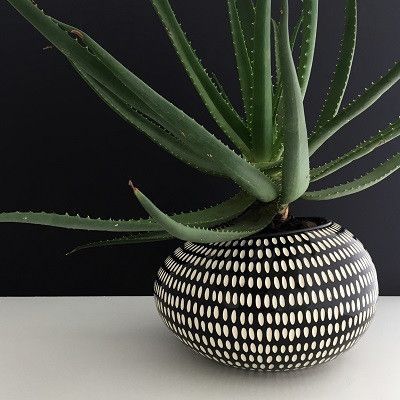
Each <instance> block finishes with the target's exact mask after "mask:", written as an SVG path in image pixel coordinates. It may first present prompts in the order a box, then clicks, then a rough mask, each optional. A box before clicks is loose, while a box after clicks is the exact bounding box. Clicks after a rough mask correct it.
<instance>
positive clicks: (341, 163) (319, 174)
mask: <svg viewBox="0 0 400 400" xmlns="http://www.w3.org/2000/svg"><path fill="white" fill-rule="evenodd" d="M399 135H400V120H398V121H397V122H396V123H394V124H390V125H389V127H388V128H386V129H385V130H383V131H380V132H379V133H378V134H377V135H375V136H372V137H371V138H370V139H368V140H365V141H364V142H362V143H360V144H359V145H358V146H356V147H354V148H353V149H352V150H350V151H349V152H347V153H345V154H343V155H342V156H340V157H338V158H336V159H334V160H332V161H330V162H328V163H326V164H324V165H321V166H319V167H316V168H313V169H312V170H311V181H317V180H319V179H321V178H324V177H326V176H328V175H330V174H332V173H334V172H336V171H338V170H339V169H341V168H343V167H345V166H346V165H348V164H350V163H351V162H353V161H355V160H358V159H359V158H361V157H364V156H365V155H367V154H369V153H371V152H372V151H374V150H375V149H376V148H378V147H380V146H382V145H384V144H385V143H388V142H390V141H391V140H393V139H395V138H397V137H398V136H399Z"/></svg>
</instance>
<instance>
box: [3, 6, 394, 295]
mask: <svg viewBox="0 0 400 400" xmlns="http://www.w3.org/2000/svg"><path fill="white" fill-rule="evenodd" d="M40 3H41V6H42V7H43V8H44V9H45V10H46V11H47V12H49V13H50V14H52V15H54V16H56V17H58V18H59V19H61V20H64V21H66V22H70V23H72V24H74V25H76V26H79V27H81V28H82V29H84V30H85V31H87V32H89V33H90V34H91V35H92V36H93V37H95V38H96V39H97V40H98V41H99V42H100V43H101V44H102V45H103V46H104V47H105V48H107V49H109V50H110V51H111V53H113V54H114V55H115V56H116V57H117V58H119V59H120V60H121V61H122V62H123V63H124V64H125V65H126V66H128V67H130V68H132V69H133V70H134V71H135V73H136V74H137V75H139V76H140V77H142V78H143V79H144V80H145V81H147V82H148V83H149V84H151V86H152V87H153V88H155V89H157V90H158V91H159V92H160V93H161V94H163V95H165V96H166V97H168V98H169V99H171V100H172V101H173V102H174V103H175V104H177V105H180V106H182V107H183V109H184V110H185V111H186V112H188V113H189V114H191V115H193V116H195V117H196V118H197V119H198V120H199V121H200V122H202V123H204V124H205V125H206V126H207V127H208V128H209V129H210V130H211V131H212V132H217V131H218V129H217V128H216V127H215V125H214V124H213V123H212V122H211V121H210V118H209V117H208V115H207V111H206V110H205V109H204V106H203V105H202V104H201V102H200V101H199V98H198V96H197V94H196V93H195V91H194V90H193V88H192V87H191V83H190V81H189V80H188V78H187V77H186V75H185V73H184V71H183V68H182V66H181V65H180V64H179V62H178V61H177V59H176V56H175V53H174V50H173V49H172V47H171V45H170V43H169V41H168V39H167V37H166V35H165V33H164V31H163V29H162V27H161V24H160V23H159V20H158V18H157V16H156V14H155V12H154V11H153V9H152V6H151V2H150V1H149V0H118V1H115V2H99V1H97V0H85V1H78V0H70V1H68V2H66V1H60V0H42V1H41V2H40ZM275 3H277V2H275ZM291 3H292V4H293V6H296V7H297V6H298V2H297V1H291ZM344 3H345V2H344V0H340V1H339V0H336V1H328V0H321V1H320V22H319V30H318V33H319V38H318V43H317V49H316V57H315V60H316V63H315V66H314V69H313V76H312V79H311V82H310V87H309V94H308V95H307V99H306V108H307V113H308V117H309V125H310V126H311V125H312V123H313V122H314V121H315V117H316V115H317V113H318V111H319V109H320V105H321V101H322V97H323V95H324V94H325V93H326V89H327V85H328V82H329V80H330V76H331V72H332V71H333V68H334V65H335V60H336V57H337V50H338V45H339V40H340V36H341V32H342V29H343V9H344ZM172 4H173V6H174V8H175V9H176V12H177V15H178V17H179V18H180V19H181V21H182V23H183V26H184V27H185V31H186V32H187V33H188V35H189V36H190V38H191V40H192V43H193V45H194V47H195V48H197V50H198V54H200V55H201V57H202V59H203V60H204V62H205V64H206V65H207V67H208V69H210V70H212V71H215V72H216V73H217V75H218V76H219V77H220V80H221V81H222V82H223V84H224V85H225V86H226V88H227V91H228V93H229V95H231V97H232V98H233V101H234V102H235V103H236V104H238V103H239V94H238V87H237V83H236V82H237V81H236V70H235V67H234V59H233V51H232V48H231V44H230V36H229V35H230V34H229V27H228V22H227V12H226V5H225V1H223V0H218V1H215V0H203V1H183V0H174V1H172ZM0 7H1V8H0V10H1V12H0V26H1V30H0V55H1V62H0V87H1V96H0V110H1V119H0V125H1V136H0V137H1V145H0V163H1V164H0V165H1V168H0V182H1V197H0V209H1V210H4V211H13V210H16V209H19V210H29V209H30V210H35V211H39V210H46V211H55V212H65V211H69V212H70V213H79V214H81V215H87V214H89V215H91V216H101V217H115V218H131V217H132V218H133V217H138V216H145V214H144V213H143V212H142V210H141V208H140V206H139V205H138V204H137V202H136V201H135V200H134V199H133V197H132V194H131V192H130V190H129V188H128V186H127V182H128V179H129V178H132V179H134V181H135V182H136V183H137V185H139V186H140V187H141V188H142V190H143V191H144V192H145V193H146V194H148V195H149V196H150V197H151V198H153V199H154V200H155V201H156V202H157V204H158V205H159V206H160V207H161V208H162V209H163V210H166V211H178V210H188V209H194V208H198V207H201V206H206V205H208V204H211V203H215V202H217V201H219V200H221V199H223V198H225V197H226V196H227V195H228V194H231V193H232V192H233V191H234V187H233V186H232V185H231V184H230V183H229V182H226V181H223V180H220V179H217V178H210V177H207V176H203V175H202V174H200V173H197V172H196V171H193V170H191V169H190V168H189V167H186V166H185V165H183V164H182V163H180V162H179V161H177V160H175V159H174V158H172V157H171V156H169V155H168V154H166V153H164V152H163V151H161V150H160V149H159V148H158V147H157V146H155V145H153V144H152V143H150V142H149V141H148V140H146V138H145V137H144V136H142V135H140V134H138V133H137V132H136V131H135V130H134V129H132V128H130V127H129V126H128V125H127V124H125V123H124V122H122V121H120V120H119V119H118V117H117V116H115V115H114V114H113V113H112V112H111V111H110V110H109V109H107V107H106V106H105V105H104V104H103V103H102V102H101V101H99V100H98V99H97V98H96V96H95V95H94V94H93V93H92V92H91V91H90V90H89V89H88V88H87V87H86V86H85V84H84V83H83V82H81V81H80V80H79V79H78V78H77V77H76V75H75V74H74V73H73V72H72V70H71V68H70V67H69V66H68V64H67V62H66V61H65V59H64V58H63V57H62V56H61V55H60V54H59V53H58V52H57V51H56V50H43V47H45V46H46V45H47V43H46V41H45V40H44V39H43V38H42V37H41V36H40V34H38V33H37V32H36V31H34V30H33V28H32V27H31V26H30V25H29V24H28V23H26V22H25V21H24V20H23V19H22V18H21V17H20V16H19V15H18V14H17V13H16V12H15V11H14V10H13V9H12V8H11V7H10V6H9V5H8V3H7V2H6V1H3V2H2V4H1V6H0ZM399 17H400V3H399V2H398V0H382V1H379V2H377V1H374V0H362V1H359V36H358V48H357V52H356V56H355V62H354V67H353V72H352V75H351V83H350V85H349V88H348V92H347V95H346V99H345V101H346V102H347V101H349V100H350V99H351V98H353V97H354V96H356V95H357V94H358V93H359V92H361V91H362V90H363V89H364V87H365V86H367V85H369V84H370V82H371V81H373V80H375V79H376V78H377V77H378V76H379V75H380V74H382V73H384V72H385V71H386V70H387V68H389V67H390V66H392V64H393V63H394V62H395V61H396V60H397V59H399V58H400V39H399V38H400V25H399V23H398V21H399ZM399 96H400V87H395V88H394V89H393V90H392V91H391V92H390V93H387V94H386V95H385V96H384V97H383V98H382V100H381V101H380V102H379V103H377V104H376V105H375V106H374V107H373V108H371V109H370V110H369V111H368V112H367V113H365V115H364V116H363V117H361V118H357V119H356V120H354V121H353V122H352V123H351V124H349V126H348V127H346V129H343V130H342V131H341V132H340V134H337V135H336V137H335V139H334V140H331V141H330V142H329V146H325V147H324V151H323V152H321V155H319V156H318V157H315V158H314V163H317V162H318V161H323V160H329V159H330V158H331V157H333V156H334V155H335V154H337V153H338V152H339V153H340V152H343V151H344V150H345V149H348V148H350V147H351V146H352V145H355V144H357V143H358V142H359V141H360V140H361V139H362V138H366V137H369V136H371V135H372V134H374V133H376V132H377V130H378V129H380V128H384V127H385V126H386V125H387V124H388V123H389V122H391V121H394V120H395V118H397V115H398V114H399V111H400V102H399ZM398 149H399V145H398V143H392V144H389V145H387V146H386V147H384V148H383V149H382V150H380V151H378V152H377V153H376V154H374V155H373V156H370V157H368V158H367V159H366V160H364V161H363V162H360V163H357V164H355V165H352V166H351V167H349V168H347V169H346V170H345V171H343V173H338V174H336V175H335V176H333V177H332V178H331V179H329V180H327V181H324V182H323V184H324V185H327V184H328V183H329V184H332V183H335V182H341V181H342V180H343V179H344V178H345V177H348V178H351V177H355V176H356V175H358V174H360V173H362V172H363V171H365V170H367V169H369V168H372V167H373V166H375V165H376V164H377V163H378V162H379V161H380V160H383V158H384V157H386V156H387V155H389V154H393V153H394V152H395V151H396V150H398ZM399 183H400V174H398V175H395V176H393V177H391V178H389V179H388V180H386V181H385V182H383V183H381V184H380V185H379V186H376V187H374V188H372V189H370V190H369V191H366V192H363V193H361V194H357V195H354V196H352V197H347V198H344V199H339V200H335V201H331V202H321V203H317V202H308V203H307V202H304V201H300V202H298V204H296V206H295V207H294V211H295V213H296V214H299V215H300V214H302V215H323V216H326V217H328V218H332V219H334V220H336V221H338V222H340V223H342V224H344V225H345V226H347V227H348V228H349V229H350V230H351V231H353V232H354V233H356V234H357V235H358V236H359V238H360V239H361V240H362V241H363V242H364V244H365V245H366V246H367V248H368V249H369V250H370V253H371V255H372V257H373V259H374V260H375V263H376V266H377V270H378V274H379V279H380V285H381V294H385V295H399V294H400V266H399V261H398V260H399V256H400V250H399V246H398V238H399V234H400V227H399V221H400V219H399V215H400V210H399V203H398V198H399V197H398V196H399V195H400V192H399ZM109 236H110V235H105V234H98V233H90V232H70V231H65V230H60V229H53V228H40V227H35V226H27V225H18V226H17V225H10V224H4V225H1V226H0V295H95V294H96V295H143V294H150V293H151V291H152V281H153V278H154V276H155V273H156V270H157V268H158V266H159V265H160V263H161V262H162V260H163V258H164V257H165V256H166V255H167V254H168V252H170V251H171V250H172V249H173V248H174V247H176V246H177V244H178V242H177V241H175V242H165V243H156V244H144V245H135V246H128V247H116V248H106V249H98V250H88V251H85V252H82V253H80V254H77V255H74V256H69V257H66V256H65V255H64V254H65V252H66V251H67V250H68V249H71V248H73V247H74V246H76V245H78V244H80V243H86V242H90V241H93V240H97V239H101V238H104V237H109Z"/></svg>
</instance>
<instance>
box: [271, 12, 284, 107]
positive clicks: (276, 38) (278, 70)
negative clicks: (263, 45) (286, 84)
mask: <svg viewBox="0 0 400 400" xmlns="http://www.w3.org/2000/svg"><path fill="white" fill-rule="evenodd" d="M271 24H272V31H273V34H274V50H275V75H276V79H275V81H276V82H275V96H274V102H275V99H276V98H278V97H279V92H280V91H281V89H282V87H281V85H280V82H281V66H280V64H279V61H280V56H279V25H278V23H277V22H276V21H275V20H274V19H273V18H272V19H271ZM274 104H275V103H274Z"/></svg>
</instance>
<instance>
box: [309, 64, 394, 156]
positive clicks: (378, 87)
mask: <svg viewBox="0 0 400 400" xmlns="http://www.w3.org/2000/svg"><path fill="white" fill-rule="evenodd" d="M399 79H400V63H398V62H397V63H396V64H395V66H394V67H393V68H392V69H390V70H389V72H388V73H387V74H386V75H385V76H383V77H381V78H380V79H379V80H378V81H377V82H376V83H374V84H373V85H372V86H371V87H370V88H368V89H366V90H365V92H364V93H363V94H362V95H360V96H359V97H358V98H357V99H355V100H353V101H352V102H351V103H350V104H349V105H348V106H347V107H346V108H344V109H343V110H342V111H340V112H339V113H338V114H337V115H336V116H335V117H334V118H332V119H331V120H330V121H329V122H327V123H326V124H325V125H323V126H322V127H320V128H317V130H316V131H315V132H314V133H313V134H311V137H310V140H309V146H310V154H314V153H315V152H316V151H317V150H318V149H319V148H320V147H321V146H322V145H323V144H324V143H325V142H326V141H327V140H328V139H329V138H330V137H331V136H332V135H334V134H335V133H336V132H337V131H338V130H339V129H340V128H342V127H343V126H344V125H346V124H347V123H348V122H350V121H351V120H352V119H353V118H355V117H357V116H358V115H360V114H361V113H362V112H363V111H365V110H366V109H367V108H369V107H370V106H371V105H372V104H374V103H375V102H376V101H377V100H378V99H379V98H380V97H381V96H382V95H383V94H384V93H385V92H386V91H387V90H389V89H390V88H391V87H392V86H393V85H394V84H395V83H397V81H398V80H399Z"/></svg>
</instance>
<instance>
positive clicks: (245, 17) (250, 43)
mask: <svg viewBox="0 0 400 400" xmlns="http://www.w3.org/2000/svg"><path fill="white" fill-rule="evenodd" d="M236 9H237V12H238V16H239V21H240V26H241V28H242V31H243V36H244V40H245V42H246V48H247V53H248V55H249V57H250V62H251V64H253V62H254V21H255V17H256V10H255V7H254V3H253V0H236Z"/></svg>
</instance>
